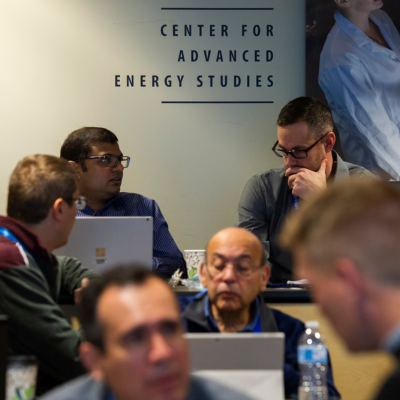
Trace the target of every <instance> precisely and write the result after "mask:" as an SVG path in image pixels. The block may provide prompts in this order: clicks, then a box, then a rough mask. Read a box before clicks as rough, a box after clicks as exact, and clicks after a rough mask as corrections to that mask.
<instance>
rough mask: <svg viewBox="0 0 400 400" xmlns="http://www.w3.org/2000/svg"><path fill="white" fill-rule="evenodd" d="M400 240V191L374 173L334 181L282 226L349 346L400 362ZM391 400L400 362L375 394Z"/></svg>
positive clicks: (397, 395)
mask: <svg viewBox="0 0 400 400" xmlns="http://www.w3.org/2000/svg"><path fill="white" fill-rule="evenodd" d="M296 214H297V213H296ZM399 243H400V192H399V190H398V188H396V187H394V186H392V185H391V183H390V182H383V181H376V180H370V181H368V180H367V181H365V180H364V181H360V182H352V183H350V182H341V183H340V184H336V185H333V186H332V187H331V188H328V190H327V191H326V192H324V193H323V194H321V195H320V196H318V197H317V198H315V199H314V201H312V202H310V204H307V206H306V207H304V210H300V211H299V213H298V214H297V215H295V216H294V218H293V220H292V221H291V222H290V223H289V224H288V225H287V227H286V229H285V231H284V232H283V233H282V244H283V245H284V246H286V247H290V248H291V249H292V250H293V254H294V260H295V270H296V272H297V274H298V275H299V276H300V277H302V276H303V277H304V276H307V278H308V279H309V280H310V282H311V284H312V288H313V291H314V297H315V300H316V301H317V302H318V305H319V307H320V309H321V310H322V312H323V313H324V314H325V315H326V316H327V317H328V319H329V320H330V322H331V324H332V326H333V327H334V328H335V329H336V331H337V333H338V334H339V335H340V336H341V337H342V339H343V341H344V342H345V343H346V345H347V347H348V348H349V350H352V351H370V350H375V349H383V350H385V351H387V352H389V353H391V354H393V355H394V356H395V357H396V358H397V360H398V362H399V363H400V308H399V304H400V245H399ZM391 399H400V364H399V365H398V366H397V369H396V371H395V372H394V373H393V374H392V376H391V377H390V378H389V379H388V380H387V381H386V383H385V384H384V385H383V387H382V389H381V391H380V392H379V394H378V396H377V400H391Z"/></svg>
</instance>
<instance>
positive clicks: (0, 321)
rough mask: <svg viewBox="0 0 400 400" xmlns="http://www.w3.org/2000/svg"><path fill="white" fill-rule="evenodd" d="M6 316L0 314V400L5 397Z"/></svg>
mask: <svg viewBox="0 0 400 400" xmlns="http://www.w3.org/2000/svg"><path fill="white" fill-rule="evenodd" d="M7 343H8V317H7V316H6V315H0V400H4V399H5V398H6V371H7Z"/></svg>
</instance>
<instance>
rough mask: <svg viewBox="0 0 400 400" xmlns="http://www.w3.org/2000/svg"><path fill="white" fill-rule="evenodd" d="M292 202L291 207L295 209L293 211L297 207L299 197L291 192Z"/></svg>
mask: <svg viewBox="0 0 400 400" xmlns="http://www.w3.org/2000/svg"><path fill="white" fill-rule="evenodd" d="M292 203H293V208H294V209H295V211H297V210H298V209H299V198H298V197H296V196H294V195H293V194H292Z"/></svg>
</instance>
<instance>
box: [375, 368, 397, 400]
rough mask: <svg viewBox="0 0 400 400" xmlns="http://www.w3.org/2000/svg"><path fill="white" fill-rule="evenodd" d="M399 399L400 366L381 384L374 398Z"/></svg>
mask: <svg viewBox="0 0 400 400" xmlns="http://www.w3.org/2000/svg"><path fill="white" fill-rule="evenodd" d="M387 399H400V366H398V367H397V369H396V370H395V371H394V372H393V374H392V375H391V376H390V377H389V378H388V379H387V381H386V382H385V383H384V384H383V386H382V388H381V390H380V391H379V394H378V396H377V397H376V400H387Z"/></svg>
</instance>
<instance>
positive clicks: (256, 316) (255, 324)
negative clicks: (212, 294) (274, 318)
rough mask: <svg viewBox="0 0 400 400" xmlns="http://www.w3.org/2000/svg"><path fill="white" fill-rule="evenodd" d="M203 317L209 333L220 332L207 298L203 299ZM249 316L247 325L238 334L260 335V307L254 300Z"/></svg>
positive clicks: (256, 300)
mask: <svg viewBox="0 0 400 400" xmlns="http://www.w3.org/2000/svg"><path fill="white" fill-rule="evenodd" d="M204 315H205V316H206V318H207V322H208V325H209V328H210V332H220V330H219V328H218V325H217V322H216V321H215V319H214V316H213V314H212V311H211V304H210V299H209V297H208V296H206V297H205V299H204ZM250 315H251V316H252V318H251V320H250V321H249V323H248V324H247V325H246V326H245V327H244V328H243V329H241V330H240V331H238V332H250V333H261V319H260V305H259V303H258V298H256V299H255V300H254V301H253V302H252V303H251V305H250Z"/></svg>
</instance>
